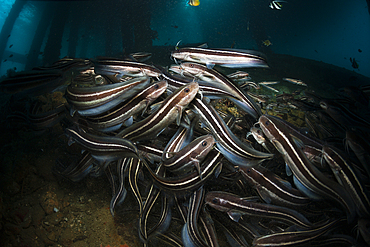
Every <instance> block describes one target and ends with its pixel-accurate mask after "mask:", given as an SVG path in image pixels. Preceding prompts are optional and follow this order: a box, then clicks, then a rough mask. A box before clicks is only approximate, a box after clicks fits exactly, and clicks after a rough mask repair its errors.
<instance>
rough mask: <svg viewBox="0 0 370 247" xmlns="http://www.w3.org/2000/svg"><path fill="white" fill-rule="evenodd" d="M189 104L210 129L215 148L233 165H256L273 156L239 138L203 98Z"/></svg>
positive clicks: (197, 98)
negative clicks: (214, 140)
mask: <svg viewBox="0 0 370 247" xmlns="http://www.w3.org/2000/svg"><path fill="white" fill-rule="evenodd" d="M191 105H192V107H193V110H194V111H195V112H196V113H198V114H199V116H200V118H201V121H202V122H203V123H204V124H205V125H206V126H207V127H208V128H209V129H210V130H211V133H212V135H213V136H214V138H215V139H216V146H217V148H218V149H219V150H220V152H221V153H222V154H223V155H224V156H225V158H226V159H228V160H229V161H230V162H231V163H233V164H234V165H237V166H250V165H256V164H258V163H260V162H262V161H263V160H265V159H271V158H272V157H273V154H269V153H263V152H260V151H257V150H255V149H253V148H252V147H250V146H248V145H247V144H246V143H244V142H242V141H241V140H239V139H238V138H237V137H236V136H235V135H234V134H233V133H232V132H231V130H230V129H229V127H227V125H226V124H225V122H224V121H223V120H222V119H221V117H220V116H219V115H218V113H217V112H216V110H215V109H214V108H213V107H212V106H211V105H210V104H208V103H207V101H206V99H205V98H204V99H203V100H202V99H200V98H199V97H196V98H195V99H194V100H193V102H192V103H191Z"/></svg>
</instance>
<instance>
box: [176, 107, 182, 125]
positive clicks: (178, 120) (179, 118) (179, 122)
mask: <svg viewBox="0 0 370 247" xmlns="http://www.w3.org/2000/svg"><path fill="white" fill-rule="evenodd" d="M177 108H178V111H179V114H178V115H177V118H176V124H177V126H180V124H181V117H182V107H181V106H177Z"/></svg>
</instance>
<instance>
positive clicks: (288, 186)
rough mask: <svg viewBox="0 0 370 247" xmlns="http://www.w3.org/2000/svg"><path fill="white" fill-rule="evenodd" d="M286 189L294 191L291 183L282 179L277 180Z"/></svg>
mask: <svg viewBox="0 0 370 247" xmlns="http://www.w3.org/2000/svg"><path fill="white" fill-rule="evenodd" d="M277 179H278V180H279V181H280V182H281V183H282V184H283V185H284V186H285V187H287V188H288V189H292V188H293V187H292V184H291V183H290V182H289V181H286V180H284V179H282V178H279V177H278V178H277Z"/></svg>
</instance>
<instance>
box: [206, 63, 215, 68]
mask: <svg viewBox="0 0 370 247" xmlns="http://www.w3.org/2000/svg"><path fill="white" fill-rule="evenodd" d="M206 65H207V68H208V69H213V67H215V64H214V63H210V62H207V63H206Z"/></svg>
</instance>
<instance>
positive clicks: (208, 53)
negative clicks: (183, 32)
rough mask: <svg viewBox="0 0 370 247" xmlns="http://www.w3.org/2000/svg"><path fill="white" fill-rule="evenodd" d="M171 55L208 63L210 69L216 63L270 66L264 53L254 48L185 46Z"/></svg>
mask: <svg viewBox="0 0 370 247" xmlns="http://www.w3.org/2000/svg"><path fill="white" fill-rule="evenodd" d="M171 56H172V57H173V58H174V59H179V60H184V61H189V62H196V63H201V64H206V65H207V67H208V68H210V69H212V68H213V66H215V65H220V66H222V67H227V68H251V67H260V68H268V65H267V62H266V59H265V58H264V55H263V54H262V53H260V52H257V51H253V50H237V49H207V48H200V47H185V48H180V49H176V50H175V51H173V52H172V53H171Z"/></svg>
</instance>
